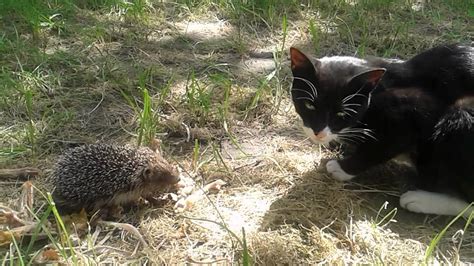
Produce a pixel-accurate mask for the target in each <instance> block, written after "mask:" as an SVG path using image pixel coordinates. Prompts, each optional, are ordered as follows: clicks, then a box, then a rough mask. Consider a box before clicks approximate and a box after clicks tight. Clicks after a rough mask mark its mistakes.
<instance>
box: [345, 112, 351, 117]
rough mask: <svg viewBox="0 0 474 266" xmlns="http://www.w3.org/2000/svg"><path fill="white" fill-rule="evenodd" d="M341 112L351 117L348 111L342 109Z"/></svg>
mask: <svg viewBox="0 0 474 266" xmlns="http://www.w3.org/2000/svg"><path fill="white" fill-rule="evenodd" d="M343 113H344V114H345V115H348V116H350V117H353V116H352V115H351V114H350V113H348V112H346V111H343Z"/></svg>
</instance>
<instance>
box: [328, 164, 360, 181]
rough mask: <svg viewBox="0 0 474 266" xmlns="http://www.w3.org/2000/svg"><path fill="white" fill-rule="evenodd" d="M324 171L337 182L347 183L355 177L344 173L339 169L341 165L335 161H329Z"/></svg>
mask: <svg viewBox="0 0 474 266" xmlns="http://www.w3.org/2000/svg"><path fill="white" fill-rule="evenodd" d="M326 171H327V172H328V173H329V174H330V175H331V176H332V177H334V178H335V179H337V180H339V181H348V180H351V179H352V178H354V177H355V175H351V174H348V173H346V171H344V170H343V169H342V168H341V165H340V164H339V162H338V161H337V160H330V161H328V162H327V163H326Z"/></svg>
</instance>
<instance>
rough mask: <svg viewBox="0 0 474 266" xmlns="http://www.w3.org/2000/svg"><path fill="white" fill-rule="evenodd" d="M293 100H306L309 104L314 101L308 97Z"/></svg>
mask: <svg viewBox="0 0 474 266" xmlns="http://www.w3.org/2000/svg"><path fill="white" fill-rule="evenodd" d="M295 100H308V101H311V102H313V101H314V99H312V98H309V97H298V98H295Z"/></svg>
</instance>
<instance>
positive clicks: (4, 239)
mask: <svg viewBox="0 0 474 266" xmlns="http://www.w3.org/2000/svg"><path fill="white" fill-rule="evenodd" d="M13 237H15V239H19V238H20V235H19V234H18V233H16V232H12V231H0V247H1V246H7V245H10V243H12V242H13Z"/></svg>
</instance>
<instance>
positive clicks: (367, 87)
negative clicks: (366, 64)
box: [349, 68, 385, 93]
mask: <svg viewBox="0 0 474 266" xmlns="http://www.w3.org/2000/svg"><path fill="white" fill-rule="evenodd" d="M384 73H385V68H376V69H371V70H368V71H365V72H362V73H359V74H357V75H355V76H354V77H352V79H351V80H350V82H349V83H350V84H351V85H353V86H354V87H355V88H357V89H362V91H363V92H367V93H369V92H371V91H372V90H373V89H375V86H377V84H378V83H379V81H380V80H381V79H382V77H383V74H384Z"/></svg>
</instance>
